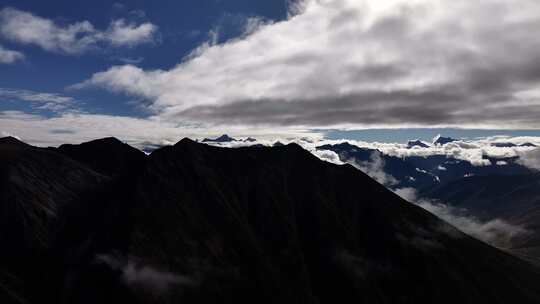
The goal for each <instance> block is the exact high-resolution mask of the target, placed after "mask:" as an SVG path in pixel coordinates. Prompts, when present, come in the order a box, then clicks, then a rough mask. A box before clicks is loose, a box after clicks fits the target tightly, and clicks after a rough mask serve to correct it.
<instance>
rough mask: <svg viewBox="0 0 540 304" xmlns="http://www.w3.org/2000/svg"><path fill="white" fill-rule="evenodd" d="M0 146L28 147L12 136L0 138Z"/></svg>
mask: <svg viewBox="0 0 540 304" xmlns="http://www.w3.org/2000/svg"><path fill="white" fill-rule="evenodd" d="M0 144H3V145H17V146H28V144H27V143H24V142H22V141H20V140H19V139H17V138H15V137H13V136H7V137H2V138H0Z"/></svg>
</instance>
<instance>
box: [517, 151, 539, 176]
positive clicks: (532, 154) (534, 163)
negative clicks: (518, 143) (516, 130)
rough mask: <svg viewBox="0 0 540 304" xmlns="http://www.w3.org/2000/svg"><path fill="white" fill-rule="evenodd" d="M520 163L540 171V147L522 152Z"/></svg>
mask: <svg viewBox="0 0 540 304" xmlns="http://www.w3.org/2000/svg"><path fill="white" fill-rule="evenodd" d="M519 156H520V159H519V163H520V164H522V165H524V166H526V167H528V168H531V169H534V170H539V171H540V149H534V150H530V151H524V152H521V153H520V155H519Z"/></svg>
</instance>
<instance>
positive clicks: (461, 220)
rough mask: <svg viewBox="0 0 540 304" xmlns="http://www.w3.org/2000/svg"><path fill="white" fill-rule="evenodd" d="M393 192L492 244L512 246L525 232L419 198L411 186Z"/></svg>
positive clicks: (504, 246) (507, 224) (506, 224)
mask: <svg viewBox="0 0 540 304" xmlns="http://www.w3.org/2000/svg"><path fill="white" fill-rule="evenodd" d="M395 192H396V194H398V195H399V196H401V197H402V198H404V199H406V200H408V201H410V202H412V203H415V204H417V205H418V206H420V207H422V208H424V209H426V210H427V211H429V212H431V213H433V214H434V215H436V216H438V217H440V218H441V219H443V220H445V221H446V222H448V223H450V224H452V225H453V226H454V227H456V228H457V229H459V230H461V231H462V232H464V233H466V234H468V235H470V236H472V237H475V238H477V239H479V240H482V241H484V242H486V243H488V244H491V245H493V246H497V247H500V248H510V247H511V246H512V240H514V238H515V237H517V236H520V235H522V234H523V233H526V230H525V229H524V228H522V227H520V226H516V225H512V224H510V223H508V222H506V221H503V220H500V219H492V220H489V221H481V220H479V219H477V218H475V217H472V216H468V215H467V214H466V210H465V209H458V208H453V207H451V206H448V205H445V204H441V203H437V202H432V201H429V200H426V199H419V198H418V197H417V194H416V190H415V189H413V188H402V189H397V190H396V191H395Z"/></svg>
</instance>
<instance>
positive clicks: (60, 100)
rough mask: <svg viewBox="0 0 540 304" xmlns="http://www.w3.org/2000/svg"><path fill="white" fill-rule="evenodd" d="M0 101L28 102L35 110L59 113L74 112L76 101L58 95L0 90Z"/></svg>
mask: <svg viewBox="0 0 540 304" xmlns="http://www.w3.org/2000/svg"><path fill="white" fill-rule="evenodd" d="M0 99H3V100H16V101H26V102H30V103H31V104H32V106H33V107H34V108H35V109H39V110H49V111H52V112H61V111H65V110H68V109H71V110H75V108H76V104H77V100H76V99H75V98H73V97H69V96H64V95H62V94H58V93H43V92H34V91H30V90H17V89H7V88H0Z"/></svg>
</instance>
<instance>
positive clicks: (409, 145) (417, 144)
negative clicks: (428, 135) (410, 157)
mask: <svg viewBox="0 0 540 304" xmlns="http://www.w3.org/2000/svg"><path fill="white" fill-rule="evenodd" d="M414 147H420V148H429V145H428V144H426V143H425V142H423V141H421V140H420V139H416V140H409V142H407V149H411V148H414Z"/></svg>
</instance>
